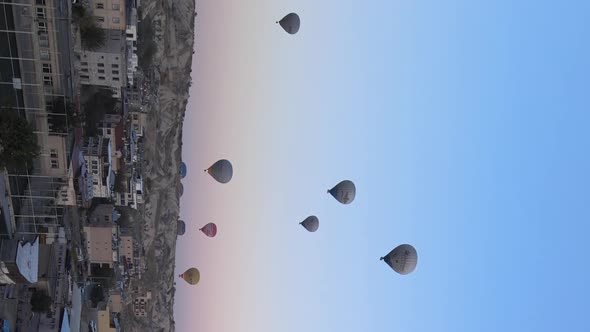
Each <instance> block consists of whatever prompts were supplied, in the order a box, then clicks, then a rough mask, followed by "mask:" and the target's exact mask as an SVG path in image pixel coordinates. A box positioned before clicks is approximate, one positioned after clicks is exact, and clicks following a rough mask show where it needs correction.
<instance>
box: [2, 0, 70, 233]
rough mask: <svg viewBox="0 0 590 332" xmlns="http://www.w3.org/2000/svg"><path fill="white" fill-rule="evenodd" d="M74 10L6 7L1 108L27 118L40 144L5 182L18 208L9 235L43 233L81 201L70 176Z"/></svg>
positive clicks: (23, 3)
mask: <svg viewBox="0 0 590 332" xmlns="http://www.w3.org/2000/svg"><path fill="white" fill-rule="evenodd" d="M64 4H65V6H66V7H63V6H64ZM68 6H69V2H67V1H66V2H62V1H60V0H19V1H18V2H15V3H14V4H13V3H12V2H1V3H0V9H1V10H2V17H1V18H0V22H2V23H1V24H2V31H3V32H2V34H3V38H4V39H3V40H5V41H6V42H4V43H2V50H1V51H0V53H2V56H1V59H0V62H1V64H0V96H2V98H3V99H2V103H1V104H0V108H2V109H7V108H9V109H11V110H13V111H16V112H18V114H19V115H20V116H21V117H23V118H26V119H27V121H28V122H29V123H30V124H31V126H32V127H33V130H34V133H35V134H36V135H37V143H38V145H39V146H40V155H39V156H38V158H36V159H35V160H34V161H33V165H32V168H30V169H22V170H10V171H9V172H8V173H7V174H5V175H4V174H3V175H4V179H0V182H5V183H4V184H3V185H0V187H3V186H4V187H5V188H7V191H8V196H9V198H10V200H11V201H12V202H11V203H12V206H13V210H12V211H10V215H9V216H8V218H9V219H10V221H9V222H6V223H5V224H6V225H7V229H6V231H5V232H4V230H3V233H4V235H7V236H8V237H13V236H14V233H15V231H17V228H20V230H19V231H20V232H21V233H22V232H26V233H41V232H43V227H44V226H45V225H44V224H54V225H55V224H59V223H60V221H61V219H62V216H63V213H62V211H63V210H62V209H61V208H60V207H59V205H69V204H72V203H73V200H74V198H75V195H73V193H74V192H73V191H72V190H71V189H73V181H72V182H70V181H69V178H68V175H69V173H68V168H69V166H70V164H71V163H70V160H71V152H72V149H73V137H72V135H70V134H71V133H70V132H69V129H68V128H69V126H68V121H69V118H68V115H67V113H68V106H67V105H69V103H68V101H72V100H73V98H74V95H73V85H74V84H75V82H74V81H73V80H72V77H71V73H72V63H71V61H70V56H69V55H70V52H71V49H72V48H73V43H72V34H71V25H70V20H69V18H68V17H67V13H68V8H67V7H68ZM8 41H10V42H8ZM70 185H72V187H71V188H70V187H69V186H70ZM5 212H6V211H5ZM38 215H42V216H48V217H42V218H38V217H36V216H38ZM49 219H51V220H49ZM21 226H22V227H21Z"/></svg>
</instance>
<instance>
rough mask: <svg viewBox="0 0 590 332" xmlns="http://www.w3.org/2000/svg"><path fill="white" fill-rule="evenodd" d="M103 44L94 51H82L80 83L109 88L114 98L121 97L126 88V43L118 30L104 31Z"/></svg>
mask: <svg viewBox="0 0 590 332" xmlns="http://www.w3.org/2000/svg"><path fill="white" fill-rule="evenodd" d="M105 33H106V40H105V44H104V45H103V46H102V47H101V48H100V49H98V50H95V51H82V55H81V59H80V82H81V83H82V84H87V85H99V86H105V87H108V88H111V89H112V91H113V93H114V95H115V97H116V98H120V97H121V88H123V87H125V86H126V84H127V83H126V80H127V69H126V66H127V61H126V41H125V36H124V34H123V32H122V31H120V30H105Z"/></svg>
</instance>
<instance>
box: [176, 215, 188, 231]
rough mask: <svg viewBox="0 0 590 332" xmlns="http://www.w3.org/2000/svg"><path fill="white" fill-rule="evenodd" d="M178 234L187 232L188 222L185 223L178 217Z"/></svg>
mask: <svg viewBox="0 0 590 332" xmlns="http://www.w3.org/2000/svg"><path fill="white" fill-rule="evenodd" d="M176 229H177V230H176V235H184V233H185V232H186V224H185V223H184V221H182V220H180V219H178V221H177V222H176Z"/></svg>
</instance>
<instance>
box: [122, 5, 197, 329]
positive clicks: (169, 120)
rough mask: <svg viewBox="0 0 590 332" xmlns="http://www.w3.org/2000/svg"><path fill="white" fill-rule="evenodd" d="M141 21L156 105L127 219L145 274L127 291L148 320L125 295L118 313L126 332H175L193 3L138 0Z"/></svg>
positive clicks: (146, 129) (150, 112)
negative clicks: (139, 197) (140, 199)
mask: <svg viewBox="0 0 590 332" xmlns="http://www.w3.org/2000/svg"><path fill="white" fill-rule="evenodd" d="M141 8H142V10H141V19H142V20H150V21H151V24H152V27H153V38H154V41H155V43H156V45H157V51H156V52H155V54H154V57H153V62H152V63H153V65H152V68H151V71H152V72H150V73H146V75H148V76H149V77H152V78H153V79H152V82H151V83H150V84H151V85H152V86H154V89H155V94H156V96H157V98H155V99H156V102H154V103H152V104H150V105H149V110H148V123H147V126H146V128H145V133H146V134H145V136H144V141H143V151H144V153H143V156H142V158H143V160H144V161H143V172H142V173H143V177H144V184H145V193H146V194H145V204H144V206H143V207H142V208H140V209H139V210H138V211H137V213H134V214H132V215H131V216H130V218H131V219H132V224H133V225H135V232H136V236H137V237H136V238H137V239H139V238H141V241H140V243H141V244H142V247H143V251H144V252H145V257H144V258H145V259H144V261H145V262H146V264H147V265H146V271H145V272H144V273H143V274H142V276H141V278H140V279H138V280H136V281H135V282H133V283H132V284H131V286H130V287H131V289H134V288H136V287H137V288H138V289H140V290H143V291H150V292H151V294H152V300H151V301H150V302H149V304H148V309H147V316H146V317H139V318H138V317H135V316H134V314H133V307H132V303H131V301H132V299H133V297H134V295H133V294H132V293H131V292H128V296H127V305H126V307H125V309H124V311H123V313H122V317H121V323H122V328H123V330H124V331H174V317H173V307H174V293H175V288H174V282H175V275H174V262H175V247H176V220H177V218H178V214H179V190H178V187H179V183H180V176H179V168H180V162H181V148H182V123H183V119H184V112H185V108H186V105H187V100H188V97H189V85H190V81H191V77H190V68H191V63H192V55H193V52H192V51H193V41H194V38H193V37H194V18H195V15H196V14H195V3H194V1H193V0H142V2H141Z"/></svg>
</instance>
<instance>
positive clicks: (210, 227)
mask: <svg viewBox="0 0 590 332" xmlns="http://www.w3.org/2000/svg"><path fill="white" fill-rule="evenodd" d="M199 230H200V231H201V232H203V234H205V235H207V236H208V237H215V235H217V225H215V224H214V223H212V222H210V223H208V224H207V225H205V226H203V227H202V228H201V229H199Z"/></svg>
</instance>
